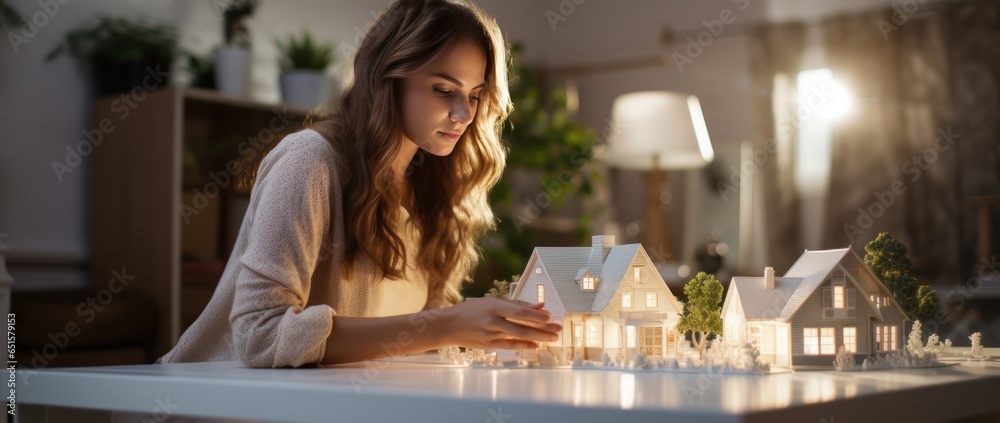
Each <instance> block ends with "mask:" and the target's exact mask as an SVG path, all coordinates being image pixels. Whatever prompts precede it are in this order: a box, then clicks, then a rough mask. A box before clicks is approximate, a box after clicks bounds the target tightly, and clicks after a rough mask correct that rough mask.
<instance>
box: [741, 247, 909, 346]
mask: <svg viewBox="0 0 1000 423" xmlns="http://www.w3.org/2000/svg"><path fill="white" fill-rule="evenodd" d="M722 319H723V336H724V337H725V339H726V340H728V341H734V340H735V341H739V342H750V343H752V344H754V345H756V346H758V347H759V348H760V351H761V356H762V357H764V358H765V359H766V360H768V361H770V362H772V363H774V364H777V365H781V366H796V365H830V363H832V362H833V359H834V356H835V355H836V352H837V348H838V347H839V346H841V345H843V346H845V348H846V349H847V351H849V352H853V353H854V354H855V356H856V359H858V360H859V361H860V360H862V359H863V358H864V357H865V356H868V355H870V354H872V353H878V352H885V351H894V350H899V349H900V348H902V346H903V339H904V337H905V335H904V333H903V332H904V327H905V322H906V321H907V320H908V319H907V317H906V314H905V313H903V310H902V309H901V308H900V307H899V305H898V304H897V303H896V300H895V299H894V298H893V297H892V296H891V295H890V294H889V290H888V289H887V288H886V287H885V285H883V284H882V282H881V281H879V279H878V278H877V277H875V275H874V274H873V273H872V271H871V269H869V268H868V266H866V265H865V263H864V261H863V260H862V259H861V258H860V257H858V255H857V254H855V253H854V251H853V250H852V249H851V248H842V249H836V250H824V251H806V252H804V253H802V256H800V257H799V259H798V260H797V261H796V262H795V264H793V265H792V267H791V268H790V269H788V272H786V273H785V276H784V277H775V276H774V269H773V268H770V267H768V268H765V269H764V276H763V277H745V276H736V277H733V279H732V281H731V282H730V283H729V290H728V292H727V293H726V299H725V301H724V302H723V305H722Z"/></svg>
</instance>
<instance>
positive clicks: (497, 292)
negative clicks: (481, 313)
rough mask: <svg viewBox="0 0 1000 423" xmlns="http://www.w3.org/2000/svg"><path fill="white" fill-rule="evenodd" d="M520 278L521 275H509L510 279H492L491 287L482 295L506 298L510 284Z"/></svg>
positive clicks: (508, 294)
mask: <svg viewBox="0 0 1000 423" xmlns="http://www.w3.org/2000/svg"><path fill="white" fill-rule="evenodd" d="M520 279H521V275H511V277H510V281H509V282H508V281H498V280H496V279H494V280H493V287H492V288H490V290H489V291H488V292H486V295H484V297H499V298H507V297H509V296H510V284H511V283H514V282H517V281H518V280H520Z"/></svg>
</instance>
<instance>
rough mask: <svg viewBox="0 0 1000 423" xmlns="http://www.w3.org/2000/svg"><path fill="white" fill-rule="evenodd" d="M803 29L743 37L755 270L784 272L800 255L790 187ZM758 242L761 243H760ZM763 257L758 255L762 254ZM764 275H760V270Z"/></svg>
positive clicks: (771, 29) (779, 28)
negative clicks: (747, 83)
mask: <svg viewBox="0 0 1000 423" xmlns="http://www.w3.org/2000/svg"><path fill="white" fill-rule="evenodd" d="M805 35H806V28H805V26H804V25H802V24H799V23H790V24H780V25H769V26H762V27H757V28H753V29H751V30H750V31H749V33H748V36H747V46H748V48H749V57H750V76H751V84H753V87H752V94H753V97H752V104H751V106H752V107H753V109H754V128H755V133H754V137H753V139H754V162H755V165H756V166H755V168H754V172H755V174H754V180H755V181H757V182H759V183H757V184H755V187H754V191H755V195H754V199H753V201H754V204H753V210H754V212H753V215H754V216H755V226H756V230H755V233H756V234H759V235H761V236H760V237H757V236H755V241H756V242H755V245H756V246H757V248H756V250H758V251H757V254H758V256H757V257H754V259H753V260H751V261H752V262H754V264H757V265H760V264H763V265H764V266H773V267H774V268H775V269H788V268H789V267H791V265H792V263H793V262H795V260H796V259H797V258H798V257H799V255H801V254H802V240H801V236H800V229H799V225H800V217H799V213H800V211H799V210H800V206H801V205H800V199H799V196H798V194H797V192H796V187H795V160H794V158H795V152H796V144H797V142H798V140H797V131H796V128H797V120H796V119H797V118H796V111H797V108H798V107H797V104H796V103H797V102H796V93H795V79H796V77H797V75H798V74H799V71H801V62H802V54H803V52H804V50H805ZM759 238H762V239H763V240H762V241H761V240H760V239H759ZM761 249H763V250H764V251H763V254H762V255H761V254H760V253H761V251H759V250H761ZM759 270H760V271H761V272H763V269H759Z"/></svg>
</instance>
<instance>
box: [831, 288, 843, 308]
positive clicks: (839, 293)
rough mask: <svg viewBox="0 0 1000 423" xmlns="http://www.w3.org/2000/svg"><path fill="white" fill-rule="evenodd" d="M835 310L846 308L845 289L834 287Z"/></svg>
mask: <svg viewBox="0 0 1000 423" xmlns="http://www.w3.org/2000/svg"><path fill="white" fill-rule="evenodd" d="M833 308H844V287H843V286H835V287H833Z"/></svg>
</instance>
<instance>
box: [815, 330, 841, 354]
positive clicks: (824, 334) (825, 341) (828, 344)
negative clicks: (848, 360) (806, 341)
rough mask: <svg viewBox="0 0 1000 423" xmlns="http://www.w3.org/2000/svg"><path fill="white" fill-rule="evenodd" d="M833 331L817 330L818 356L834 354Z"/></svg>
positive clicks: (835, 351)
mask: <svg viewBox="0 0 1000 423" xmlns="http://www.w3.org/2000/svg"><path fill="white" fill-rule="evenodd" d="M833 334H834V330H833V328H819V353H820V354H836V353H837V347H835V346H834V345H836V341H834V339H833Z"/></svg>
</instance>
